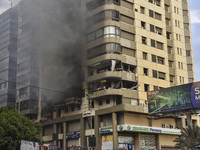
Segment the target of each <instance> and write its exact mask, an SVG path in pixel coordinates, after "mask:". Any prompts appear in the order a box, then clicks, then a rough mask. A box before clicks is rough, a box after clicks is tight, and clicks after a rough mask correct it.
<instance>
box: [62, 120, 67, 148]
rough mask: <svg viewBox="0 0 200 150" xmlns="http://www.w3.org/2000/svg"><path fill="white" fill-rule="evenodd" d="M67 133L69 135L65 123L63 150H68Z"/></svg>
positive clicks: (64, 123)
mask: <svg viewBox="0 0 200 150" xmlns="http://www.w3.org/2000/svg"><path fill="white" fill-rule="evenodd" d="M66 133H67V123H66V122H63V150H67V142H66Z"/></svg>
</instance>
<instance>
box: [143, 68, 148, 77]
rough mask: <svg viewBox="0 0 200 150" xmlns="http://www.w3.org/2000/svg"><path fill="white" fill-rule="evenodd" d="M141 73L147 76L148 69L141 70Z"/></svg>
mask: <svg viewBox="0 0 200 150" xmlns="http://www.w3.org/2000/svg"><path fill="white" fill-rule="evenodd" d="M143 72H144V75H145V76H148V68H143Z"/></svg>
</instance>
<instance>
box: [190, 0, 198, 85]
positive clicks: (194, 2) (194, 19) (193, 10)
mask: <svg viewBox="0 0 200 150" xmlns="http://www.w3.org/2000/svg"><path fill="white" fill-rule="evenodd" d="M189 5H190V17H191V27H192V43H193V51H194V65H195V75H196V81H200V0H189Z"/></svg>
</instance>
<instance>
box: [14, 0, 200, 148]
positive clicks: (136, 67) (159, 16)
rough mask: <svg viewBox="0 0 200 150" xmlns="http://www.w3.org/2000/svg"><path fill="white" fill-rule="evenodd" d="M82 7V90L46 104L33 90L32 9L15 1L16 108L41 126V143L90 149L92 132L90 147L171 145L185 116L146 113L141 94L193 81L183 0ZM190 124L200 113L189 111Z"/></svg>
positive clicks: (111, 1) (113, 0)
mask: <svg viewBox="0 0 200 150" xmlns="http://www.w3.org/2000/svg"><path fill="white" fill-rule="evenodd" d="M80 4H81V6H80V7H79V8H81V9H79V10H81V11H82V13H81V16H80V17H79V18H77V19H81V29H82V31H83V32H82V34H81V44H80V45H81V47H82V48H81V49H80V50H81V51H80V53H81V55H82V58H81V59H82V67H80V68H81V69H80V71H79V72H78V74H82V75H83V79H82V90H83V91H84V92H83V93H84V94H83V95H82V98H81V99H80V97H79V98H77V97H75V96H71V97H68V98H67V99H65V100H63V101H62V102H61V103H59V105H58V104H54V105H52V106H51V107H49V108H48V107H47V108H45V109H42V108H41V107H42V102H41V100H40V97H42V96H41V92H39V89H38V88H35V89H32V87H33V86H34V87H36V86H39V85H40V80H39V71H38V70H39V69H38V67H37V66H38V65H37V63H36V61H35V56H36V54H35V53H34V52H35V50H36V49H37V46H36V45H39V44H38V43H37V42H38V40H35V36H36V35H35V34H37V32H35V31H38V30H36V29H35V30H34V27H37V24H34V26H33V28H31V29H33V30H30V29H29V28H27V26H26V24H28V22H33V21H32V20H31V19H30V18H32V19H33V18H34V17H27V16H26V15H27V14H31V15H33V16H34V13H25V12H26V11H30V10H31V9H29V3H25V2H24V1H22V2H21V3H20V4H19V47H18V61H17V64H18V72H17V82H19V83H22V84H21V85H17V107H18V109H20V112H21V113H22V114H24V115H27V116H29V117H31V118H32V119H34V121H35V122H40V123H41V124H42V125H43V140H44V141H48V142H49V143H52V144H55V145H58V146H59V147H62V148H63V149H64V150H66V149H67V147H69V145H83V146H85V147H87V146H88V145H89V142H88V141H89V137H90V136H93V137H95V138H96V146H94V147H91V149H95V150H100V149H102V150H106V149H117V148H122V147H126V148H127V146H130V148H131V147H132V149H136V150H142V149H152V150H153V149H154V150H161V149H167V150H168V149H176V148H175V143H174V142H173V140H174V139H175V138H176V137H178V135H180V130H179V129H182V128H183V127H185V126H186V124H185V121H186V118H185V117H184V116H177V117H173V116H168V117H167V118H160V119H158V118H154V117H153V116H150V115H149V114H148V108H147V94H146V92H147V91H151V90H156V89H159V88H166V87H170V86H176V85H180V84H185V83H190V82H194V81H195V76H194V60H193V49H192V44H191V43H192V42H191V27H190V16H189V6H188V0H81V3H80ZM36 6H38V5H32V6H31V7H36ZM63 10H65V9H63ZM60 12H62V11H60ZM51 14H53V13H51ZM35 17H36V18H35V19H39V18H37V16H35ZM54 17H55V16H54ZM52 18H53V16H52ZM66 24H67V22H66ZM34 42H36V43H34ZM27 43H28V44H27ZM70 56H73V57H74V58H76V57H77V55H70ZM34 61H35V62H34ZM30 62H31V63H30ZM33 62H34V63H35V64H34V65H30V64H33ZM20 65H21V67H20ZM24 65H25V66H24ZM26 65H27V66H26ZM33 66H34V68H33ZM35 66H36V67H35ZM25 85H28V86H25ZM32 85H33V86H32ZM55 101H56V100H55ZM44 111H45V112H46V113H45V115H44V114H42V113H43V112H44ZM192 121H193V124H196V125H199V116H195V115H194V116H192ZM127 149H128V148H127Z"/></svg>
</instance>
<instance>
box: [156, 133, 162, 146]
mask: <svg viewBox="0 0 200 150" xmlns="http://www.w3.org/2000/svg"><path fill="white" fill-rule="evenodd" d="M156 149H157V150H161V145H160V134H157V135H156Z"/></svg>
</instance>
